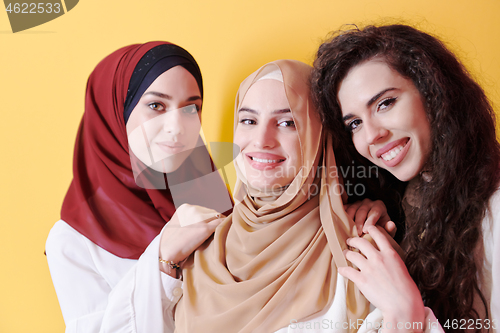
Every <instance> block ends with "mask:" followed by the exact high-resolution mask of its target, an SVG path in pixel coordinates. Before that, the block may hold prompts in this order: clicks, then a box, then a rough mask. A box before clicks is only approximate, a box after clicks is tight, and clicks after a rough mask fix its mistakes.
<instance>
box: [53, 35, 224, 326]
mask: <svg viewBox="0 0 500 333" xmlns="http://www.w3.org/2000/svg"><path fill="white" fill-rule="evenodd" d="M202 101H203V86H202V77H201V72H200V69H199V67H198V65H197V63H196V61H195V60H194V58H193V57H192V56H191V55H190V54H189V53H188V52H187V51H186V50H184V49H182V48H181V47H179V46H176V45H173V44H169V43H166V42H149V43H145V44H137V45H130V46H127V47H124V48H121V49H119V50H117V51H115V52H114V53H112V54H111V55H109V56H108V57H106V58H105V59H104V60H102V61H101V62H100V63H99V64H98V65H97V67H96V68H95V69H94V71H93V72H92V74H91V75H90V77H89V80H88V83H87V92H86V98H85V113H84V115H83V119H82V122H81V124H80V127H79V130H78V135H77V139H76V145H75V154H74V160H73V181H72V182H71V185H70V188H69V190H68V193H67V194H66V197H65V199H64V203H63V207H62V211H61V220H60V221H58V222H57V223H56V224H55V225H54V227H53V228H52V230H51V232H50V234H49V237H48V239H47V244H46V253H47V260H48V263H49V268H50V271H51V275H52V279H53V282H54V286H55V289H56V293H57V296H58V299H59V303H60V306H61V309H62V313H63V317H64V321H65V323H66V332H86V333H88V332H99V331H100V327H101V322H102V318H103V314H104V312H105V310H106V307H107V304H108V298H112V297H113V296H112V295H113V294H111V295H110V293H111V291H112V290H113V289H114V288H115V287H116V285H117V284H118V282H119V281H121V280H122V279H123V278H124V277H125V276H126V273H127V272H128V271H129V270H130V268H132V267H133V266H134V265H137V264H138V263H140V262H141V261H148V262H151V261H152V260H153V261H154V262H156V266H153V267H156V268H155V269H154V270H153V271H149V272H144V271H143V272H141V273H142V274H144V276H145V280H137V283H138V284H140V283H164V284H165V283H169V282H171V283H174V282H175V281H174V282H172V281H171V280H175V279H171V278H170V277H168V278H167V275H166V274H161V273H160V269H159V266H158V253H156V254H154V253H153V254H151V255H149V256H141V255H142V254H143V253H144V251H145V249H146V248H147V247H148V245H149V244H150V243H151V242H152V241H153V239H155V237H157V235H158V234H159V233H160V231H161V230H162V228H163V227H164V226H165V224H166V223H167V222H168V221H169V220H170V219H171V218H172V217H173V215H174V213H175V210H176V208H177V207H179V206H180V205H181V204H184V203H189V204H193V205H194V204H196V205H199V206H203V207H209V208H210V210H208V212H210V214H209V215H210V216H212V217H211V218H209V219H208V221H210V220H214V219H215V220H218V219H217V216H218V213H217V212H226V213H227V212H228V211H230V210H231V208H232V201H231V199H230V197H229V194H228V192H227V189H226V186H225V185H224V183H223V182H222V180H221V179H220V177H219V175H218V172H217V170H216V169H215V167H214V165H213V163H212V161H211V159H210V156H209V155H208V152H207V150H206V148H205V146H204V144H203V141H202V140H201V138H200V134H199V133H200V127H201V126H200V116H201V115H200V112H201V107H202ZM202 189H206V190H205V191H203V190H202ZM212 224H213V222H212ZM148 267H149V266H148ZM175 283H177V282H175ZM138 289H140V286H138ZM144 297H146V296H144ZM163 297H168V295H163ZM158 299H160V298H158Z"/></svg>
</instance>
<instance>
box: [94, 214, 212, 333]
mask: <svg viewBox="0 0 500 333" xmlns="http://www.w3.org/2000/svg"><path fill="white" fill-rule="evenodd" d="M220 216H221V215H220V214H218V213H217V212H215V211H214V210H212V209H207V208H203V207H198V206H191V205H182V206H181V207H179V208H178V210H177V212H176V214H174V216H173V217H172V219H171V220H170V222H169V223H168V224H167V225H165V227H164V228H163V230H162V232H161V233H160V235H158V236H157V237H156V238H155V239H154V240H153V241H152V242H151V244H150V245H149V246H148V248H147V249H146V251H145V252H144V253H143V254H142V256H141V257H140V258H139V260H138V262H137V264H136V265H135V266H134V267H133V268H132V269H131V270H130V271H129V272H128V273H127V275H126V276H125V277H124V278H123V279H122V280H121V281H120V282H119V283H118V285H117V286H116V287H115V288H113V291H112V292H111V293H110V295H109V299H108V305H107V307H106V311H105V313H104V319H103V322H102V326H101V331H100V332H101V333H105V332H113V333H116V332H120V333H122V332H123V333H135V332H148V333H163V332H165V333H169V332H173V331H174V330H175V324H174V307H175V305H176V304H177V302H178V301H179V299H180V298H181V296H182V282H181V281H180V280H178V279H176V278H175V277H176V275H177V274H176V271H175V270H173V269H171V268H170V267H168V265H167V264H164V263H160V262H159V260H158V257H160V258H164V259H166V260H169V261H173V262H176V263H177V262H180V261H182V260H184V259H185V258H187V257H188V256H189V255H190V254H191V253H192V252H193V251H194V250H195V249H196V248H198V247H199V246H200V245H201V244H202V243H203V242H204V241H205V240H206V239H207V238H208V237H210V235H211V234H212V233H213V232H214V230H215V228H216V227H217V225H219V224H220V222H222V218H218V217H220ZM199 221H201V222H199Z"/></svg>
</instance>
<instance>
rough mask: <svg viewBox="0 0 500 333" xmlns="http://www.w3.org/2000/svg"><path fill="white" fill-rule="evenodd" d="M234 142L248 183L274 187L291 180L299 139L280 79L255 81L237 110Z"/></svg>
mask: <svg viewBox="0 0 500 333" xmlns="http://www.w3.org/2000/svg"><path fill="white" fill-rule="evenodd" d="M234 143H235V144H237V145H238V146H239V147H240V149H241V154H240V155H239V156H238V158H239V159H242V160H243V161H241V160H240V163H241V162H243V165H244V169H245V171H244V172H245V176H246V178H247V182H248V185H250V186H252V187H253V188H255V189H258V190H261V191H263V190H278V189H279V188H281V187H284V186H286V185H288V184H290V183H291V182H292V180H293V179H294V177H295V176H296V175H297V173H298V171H299V169H300V167H301V150H300V142H299V136H298V133H297V130H296V128H295V123H294V120H293V117H292V113H291V111H290V106H289V105H288V100H287V98H286V94H285V88H284V85H283V83H282V82H280V81H277V80H272V79H264V80H260V81H257V82H256V83H254V84H253V85H252V87H251V88H250V89H249V90H248V91H247V93H246V95H245V98H244V99H243V102H242V104H241V107H240V109H239V110H238V126H237V127H236V131H235V133H234Z"/></svg>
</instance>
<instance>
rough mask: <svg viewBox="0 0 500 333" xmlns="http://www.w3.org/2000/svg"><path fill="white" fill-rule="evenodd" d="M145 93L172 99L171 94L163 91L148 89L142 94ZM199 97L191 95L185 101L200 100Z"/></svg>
mask: <svg viewBox="0 0 500 333" xmlns="http://www.w3.org/2000/svg"><path fill="white" fill-rule="evenodd" d="M146 95H154V96H158V97H160V98H164V99H168V100H171V99H172V96H170V95H167V94H163V93H160V92H157V91H148V92H146V93H144V95H142V96H146ZM200 99H201V97H200V96H191V97H189V98H188V99H187V101H190V102H191V101H197V100H200Z"/></svg>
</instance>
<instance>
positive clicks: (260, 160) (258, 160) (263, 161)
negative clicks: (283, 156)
mask: <svg viewBox="0 0 500 333" xmlns="http://www.w3.org/2000/svg"><path fill="white" fill-rule="evenodd" d="M250 159H251V160H252V161H255V162H260V163H279V162H283V161H284V160H267V159H263V158H257V157H251V156H250Z"/></svg>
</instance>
